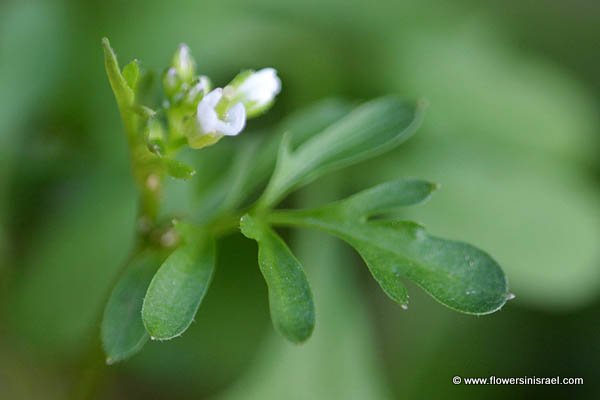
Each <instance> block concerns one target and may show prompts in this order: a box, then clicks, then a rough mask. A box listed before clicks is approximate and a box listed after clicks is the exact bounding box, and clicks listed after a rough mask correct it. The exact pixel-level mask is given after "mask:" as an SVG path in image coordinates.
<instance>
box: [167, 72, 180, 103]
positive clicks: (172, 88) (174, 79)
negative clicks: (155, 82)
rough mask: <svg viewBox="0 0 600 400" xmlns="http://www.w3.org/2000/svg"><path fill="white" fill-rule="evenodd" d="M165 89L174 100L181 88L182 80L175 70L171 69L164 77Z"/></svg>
mask: <svg viewBox="0 0 600 400" xmlns="http://www.w3.org/2000/svg"><path fill="white" fill-rule="evenodd" d="M163 88H164V90H165V94H166V95H167V97H168V98H173V97H174V96H175V95H176V94H177V92H178V91H179V88H181V79H180V78H179V76H178V75H177V71H176V70H175V68H173V67H171V68H169V69H168V70H166V71H165V74H164V75H163Z"/></svg>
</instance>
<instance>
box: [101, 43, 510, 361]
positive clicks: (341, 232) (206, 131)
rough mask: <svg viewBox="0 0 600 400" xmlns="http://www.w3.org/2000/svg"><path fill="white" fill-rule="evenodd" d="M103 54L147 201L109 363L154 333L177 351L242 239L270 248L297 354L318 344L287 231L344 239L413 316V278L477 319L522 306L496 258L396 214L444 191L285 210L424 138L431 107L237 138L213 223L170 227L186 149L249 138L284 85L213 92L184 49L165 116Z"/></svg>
mask: <svg viewBox="0 0 600 400" xmlns="http://www.w3.org/2000/svg"><path fill="white" fill-rule="evenodd" d="M103 45H104V50H105V65H106V70H107V74H108V77H109V81H110V84H111V87H112V88H113V92H114V94H115V98H116V100H117V104H118V106H119V110H120V113H121V117H122V119H123V122H124V126H125V131H126V134H127V139H128V143H129V146H130V153H131V164H132V170H133V175H134V177H135V179H136V183H137V186H138V191H139V196H140V206H139V217H138V231H137V240H136V245H135V250H134V253H135V254H137V255H135V256H133V257H132V258H131V261H130V262H129V263H128V264H127V265H126V266H125V268H124V270H123V272H122V275H121V277H120V279H119V281H118V283H117V285H116V286H115V288H114V290H113V292H112V294H111V297H110V299H109V301H108V305H107V307H106V310H105V314H104V319H103V323H102V339H103V344H104V350H105V352H106V354H107V360H108V361H109V362H115V361H119V360H122V359H125V358H127V357H129V356H131V355H132V354H133V353H135V352H136V351H137V350H139V349H140V348H141V347H142V345H143V343H144V342H145V341H146V339H147V338H148V335H149V336H150V337H151V338H152V339H156V340H167V339H172V338H174V337H177V336H179V335H181V334H182V333H183V332H184V331H185V330H186V329H187V328H188V327H189V325H190V324H191V323H192V322H193V319H194V316H195V314H196V311H197V310H198V307H199V306H200V305H201V302H202V299H203V297H204V295H205V293H206V291H207V290H208V287H209V285H210V281H211V277H212V275H213V270H214V265H215V257H216V255H215V245H214V242H215V241H216V240H218V239H219V238H220V237H222V236H223V235H225V234H228V233H231V232H233V231H235V230H237V229H238V228H241V231H242V233H243V234H244V235H245V236H247V237H248V238H251V239H254V240H256V242H257V243H258V249H259V251H258V253H259V254H258V259H259V260H258V264H259V267H260V270H261V272H262V274H263V276H264V278H265V281H266V283H267V286H268V289H269V304H270V310H271V317H272V320H273V324H274V326H275V328H276V329H277V330H278V331H279V332H280V333H281V334H282V335H283V336H285V337H286V338H287V339H289V340H290V341H292V342H297V343H300V342H303V341H305V340H307V339H308V338H309V337H310V335H311V333H312V331H313V327H314V324H315V309H314V304H313V296H312V293H311V289H310V286H309V283H308V280H307V277H306V275H305V273H304V271H303V267H302V265H301V264H300V262H299V261H298V259H297V258H296V257H295V256H294V254H293V253H292V251H291V250H290V249H289V247H288V246H287V245H286V243H285V242H284V240H283V239H282V238H281V237H280V236H279V235H278V234H277V233H276V232H275V231H274V227H276V226H283V225H284V226H290V227H294V228H297V227H300V228H302V227H306V228H316V229H320V230H323V231H325V232H327V233H329V234H331V235H333V236H337V237H339V238H341V239H342V240H344V241H345V242H347V243H348V244H350V245H351V246H352V247H354V248H355V249H356V251H357V252H358V253H359V254H360V255H361V256H362V258H363V259H364V260H365V263H366V264H367V266H368V268H369V271H370V272H371V274H372V275H373V277H374V278H375V280H376V281H377V282H378V283H379V285H380V286H381V287H382V289H383V290H384V292H385V293H386V294H387V295H388V296H389V297H390V298H391V299H392V300H394V301H395V302H397V303H398V304H399V305H401V306H402V307H403V308H406V307H407V305H408V293H407V290H406V289H405V287H404V285H403V280H404V279H408V280H411V281H413V282H415V283H416V284H417V285H419V286H420V287H422V288H423V289H424V290H425V291H426V292H427V293H429V294H430V295H431V296H433V297H434V298H435V299H436V300H438V301H439V302H441V303H442V304H444V305H446V306H448V307H450V308H452V309H455V310H457V311H460V312H464V313H469V314H476V315H481V314H487V313H491V312H494V311H496V310H498V309H499V308H501V307H502V306H503V305H504V304H505V302H506V301H507V299H509V298H510V294H509V292H508V285H507V281H506V277H505V276H504V273H503V272H502V270H501V268H500V267H499V265H498V264H497V263H496V262H495V261H494V260H493V259H492V258H491V257H490V256H489V255H487V254H486V253H485V252H483V251H481V250H478V249H476V248H475V247H473V246H471V245H468V244H464V243H460V242H454V241H449V240H445V239H440V238H436V237H433V236H430V235H428V234H427V233H426V232H425V231H424V229H423V228H422V227H421V226H420V225H418V224H416V223H413V222H408V221H402V220H399V219H398V218H397V216H394V214H395V213H396V212H397V211H398V210H399V209H400V208H402V207H406V206H410V205H413V204H418V203H421V202H424V201H425V200H427V199H428V198H429V197H430V195H431V194H432V192H433V191H434V190H435V189H436V188H437V185H436V184H433V183H430V182H426V181H422V180H416V179H396V180H394V181H390V182H386V183H382V184H380V185H377V186H375V187H373V188H371V189H367V190H364V191H362V192H360V193H358V194H355V195H353V196H350V197H348V198H347V199H344V200H341V201H337V202H334V203H330V204H327V205H324V206H321V207H317V208H311V209H299V210H284V209H276V207H277V205H278V204H279V203H280V202H281V201H282V200H284V199H285V198H286V197H287V196H289V195H290V194H291V193H292V192H294V191H295V190H297V189H298V188H300V187H302V186H304V185H306V184H308V183H310V182H312V181H314V180H316V179H318V178H319V177H321V176H323V175H325V174H327V173H330V172H332V171H334V170H339V169H342V168H346V167H348V166H350V165H353V164H356V163H359V162H361V161H364V160H367V159H369V158H373V157H377V156H379V155H381V154H383V153H384V152H386V151H389V150H391V149H393V148H395V147H397V146H398V145H399V144H401V143H402V142H404V141H405V140H406V139H408V138H409V137H411V136H412V134H413V133H414V132H415V131H416V129H417V127H418V126H419V124H420V122H421V119H422V116H423V108H424V105H423V104H422V103H421V102H417V103H411V102H407V101H404V100H400V99H398V98H396V97H383V98H379V99H375V100H372V101H368V102H366V103H364V104H361V105H359V106H357V107H355V108H353V109H351V110H348V108H347V107H346V106H340V105H339V104H341V103H325V104H322V105H320V106H317V107H315V108H312V109H310V110H308V111H305V112H303V113H300V114H298V115H296V116H295V117H293V118H292V119H288V120H287V121H286V122H284V123H283V124H282V131H281V132H280V134H277V135H274V136H273V137H272V138H267V139H265V141H263V142H248V141H244V140H242V139H239V140H238V139H236V142H237V143H239V145H238V146H237V148H236V150H235V153H234V155H233V161H232V162H231V163H230V165H229V168H228V169H229V171H228V172H227V173H226V174H225V176H224V177H223V176H221V177H219V178H217V180H216V183H214V184H213V185H211V186H210V188H208V189H207V190H206V193H205V198H206V199H211V198H212V199H213V201H209V204H211V206H210V207H206V205H204V206H203V205H200V204H199V205H198V208H203V207H204V211H203V212H202V213H201V215H202V217H201V218H199V217H198V216H197V215H194V214H192V215H165V213H164V212H163V211H164V210H161V209H162V208H163V207H164V199H163V196H162V187H163V185H164V184H165V182H166V180H167V179H169V177H170V178H175V179H194V176H195V170H194V169H193V168H192V167H191V166H189V165H187V164H186V163H184V162H182V161H181V160H179V159H178V157H179V155H180V154H182V152H181V150H182V149H184V148H186V147H188V146H189V147H191V148H194V149H203V148H205V147H208V146H212V145H214V144H216V143H217V142H219V141H220V140H221V139H223V138H224V137H225V136H235V135H237V134H239V133H240V131H241V130H242V129H243V127H244V124H245V119H246V117H247V118H250V117H254V116H258V115H259V114H262V113H263V112H265V111H266V110H267V109H268V108H269V107H270V106H271V105H272V104H273V99H274V96H275V95H276V94H277V93H279V90H280V82H279V80H278V78H276V76H274V75H273V72H272V71H271V70H270V69H264V70H261V71H258V72H253V71H251V72H248V71H244V72H242V73H241V74H240V75H238V77H236V78H235V79H234V80H233V81H232V82H231V83H230V84H229V85H228V86H226V87H225V88H224V89H219V88H217V89H214V90H212V91H211V89H210V83H209V81H208V79H207V78H206V77H204V76H201V75H200V76H197V75H196V71H195V68H196V64H195V61H194V60H193V58H191V55H190V54H189V49H188V48H187V46H184V45H182V46H180V48H179V49H178V50H177V52H176V54H175V56H174V58H173V63H172V65H171V66H170V67H169V68H168V69H167V70H166V71H165V73H164V75H163V88H164V91H165V99H164V101H162V102H161V103H159V104H160V106H159V107H155V106H154V105H152V104H146V103H142V100H141V99H143V98H144V96H143V94H142V88H143V87H145V86H144V85H140V84H139V82H141V81H142V80H143V79H144V78H143V77H144V76H145V75H146V74H147V73H146V72H145V71H143V70H142V69H140V64H139V63H138V62H137V61H135V60H134V61H133V62H131V63H129V64H128V65H127V66H126V67H125V68H124V69H123V70H121V69H120V67H119V64H118V62H117V59H116V56H115V54H114V52H113V51H112V49H111V47H110V45H109V43H108V40H106V39H104V41H103ZM252 79H254V81H252V82H251V83H252V84H250V83H248V82H250V81H251V80H252ZM259 83H260V85H263V86H262V87H263V88H264V87H268V88H269V89H268V90H267V92H266V94H265V93H264V92H262V93H260V95H259V94H257V92H253V91H251V90H250V89H248V88H256V86H257V85H259ZM260 85H259V86H260ZM144 90H145V89H144ZM253 90H254V89H253ZM232 91H233V92H232ZM231 93H234V94H231ZM152 107H154V108H152ZM248 110H250V111H251V112H248ZM286 124H287V128H286ZM290 127H292V128H290ZM283 132H285V134H284V135H283V136H282V135H281V133H283ZM186 145H187V146H186ZM275 159H276V161H275ZM202 173H204V171H202ZM198 175H201V174H198ZM269 175H270V179H268V178H269ZM267 179H268V182H266V180H267ZM175 217H176V220H174V218H175ZM322 267H323V268H327V265H323V266H322ZM154 271H156V272H155V273H154ZM153 273H154V275H153V277H152V278H151V279H149V277H150V276H151V275H152V274H153ZM144 292H145V295H144V296H143V302H142V301H140V299H141V297H140V295H141V294H142V293H144ZM142 327H143V328H145V329H142Z"/></svg>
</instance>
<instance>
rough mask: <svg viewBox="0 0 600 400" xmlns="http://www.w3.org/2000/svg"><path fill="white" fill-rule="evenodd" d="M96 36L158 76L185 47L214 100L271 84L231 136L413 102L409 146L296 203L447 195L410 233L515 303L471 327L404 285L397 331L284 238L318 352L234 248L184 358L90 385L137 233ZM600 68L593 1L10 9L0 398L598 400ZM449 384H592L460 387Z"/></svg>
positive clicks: (0, 55) (599, 31) (332, 244)
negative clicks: (455, 255)
mask: <svg viewBox="0 0 600 400" xmlns="http://www.w3.org/2000/svg"><path fill="white" fill-rule="evenodd" d="M102 36H108V37H109V38H110V39H111V42H112V44H113V46H114V47H115V49H116V51H117V53H118V55H119V56H120V61H121V62H122V63H123V62H126V61H128V60H130V59H132V58H134V57H136V58H139V59H141V60H142V62H143V65H144V66H146V67H147V68H150V69H157V70H160V69H161V68H163V67H164V66H166V65H167V63H168V62H169V60H170V57H171V54H172V52H173V51H174V49H175V47H176V46H177V44H178V43H180V42H186V43H188V44H189V45H190V46H191V48H192V51H193V53H194V56H195V57H196V59H197V60H198V64H199V69H200V70H201V71H202V72H203V73H205V74H207V75H209V76H211V77H213V78H214V80H215V82H216V83H217V84H219V85H222V84H224V83H226V79H228V78H229V77H231V76H233V75H234V74H235V73H236V72H238V71H239V70H240V69H241V68H246V67H250V68H258V67H263V66H274V67H275V68H277V69H278V71H279V73H280V75H281V77H282V80H283V84H284V89H283V92H282V94H281V95H280V97H279V100H278V102H277V104H276V106H275V108H274V109H273V111H272V112H271V113H269V116H267V117H264V118H262V119H261V120H260V121H256V122H252V123H251V124H250V127H249V128H250V129H249V130H248V132H246V133H244V134H245V135H252V134H253V129H252V128H255V132H256V134H260V133H259V129H262V128H268V127H269V126H271V125H272V124H274V123H276V122H277V121H279V120H280V119H281V118H282V117H283V116H285V115H288V114H289V113H292V112H294V111H295V110H297V109H300V108H302V107H304V106H307V105H309V104H311V103H312V102H314V101H317V100H319V99H322V98H327V97H342V98H346V99H349V100H352V101H359V100H365V99H369V98H372V97H376V96H380V95H384V94H389V93H398V94H400V95H402V96H406V97H408V98H425V99H427V101H428V102H429V104H430V106H429V109H428V114H427V116H426V120H425V123H424V125H423V127H422V128H421V129H420V131H419V132H418V134H417V136H416V137H415V138H414V139H411V141H410V142H408V143H407V144H405V145H404V146H402V148H399V149H398V150H396V151H394V152H393V153H391V154H388V155H385V156H384V157H380V158H379V159H377V160H374V161H370V162H369V163H367V164H361V165H360V166H357V167H354V168H352V169H350V170H346V171H344V172H343V173H339V174H334V175H331V176H329V177H327V178H325V179H323V180H320V181H318V182H316V183H315V184H313V185H311V186H309V187H308V188H306V189H305V190H303V191H302V192H301V193H298V194H297V195H296V196H295V197H294V199H293V203H295V204H296V205H308V204H318V203H321V202H323V201H326V200H329V199H333V198H339V197H340V196H341V195H345V194H348V193H351V192H353V191H355V190H359V189H363V188H366V187H369V186H372V185H374V184H376V183H379V182H382V181H384V180H387V179H391V178H395V177H400V176H413V177H421V178H425V179H430V180H433V181H436V182H439V183H440V184H442V190H441V191H439V192H438V193H437V194H436V195H435V196H434V198H433V199H432V200H431V201H430V202H429V203H427V204H425V205H422V206H419V207H417V208H415V209H414V210H409V211H408V212H407V214H406V217H407V218H411V219H415V220H417V221H419V222H422V223H424V224H425V225H426V226H427V227H428V228H429V230H430V231H431V232H432V233H434V234H437V235H440V236H445V237H449V238H454V239H461V240H465V241H468V242H471V243H473V244H476V245H477V246H480V247H481V248H483V249H485V250H487V251H488V252H490V253H491V254H492V255H494V257H495V258H496V259H497V260H498V261H499V262H500V264H501V265H502V266H503V268H504V269H505V271H506V273H507V275H508V277H509V280H510V284H511V289H512V291H513V292H514V293H515V294H516V296H517V297H516V299H515V300H514V301H512V302H510V303H509V304H508V305H507V306H506V307H505V308H504V309H503V310H501V311H500V312H498V313H496V314H493V315H491V316H486V317H479V318H477V317H471V316H465V315H461V314H458V313H455V312H453V311H450V310H448V309H446V308H444V307H443V306H441V305H439V304H437V303H435V302H434V301H433V300H432V299H430V298H429V297H427V296H426V295H424V294H423V293H422V292H420V290H418V289H417V288H415V287H411V288H410V289H412V290H411V300H412V302H411V307H410V309H409V310H408V311H407V312H405V311H402V310H401V309H400V308H399V307H397V306H396V305H395V304H393V303H392V302H391V301H389V300H388V299H387V298H386V297H385V295H384V294H383V292H382V291H381V290H379V288H378V287H377V285H376V284H375V283H374V282H373V280H372V279H371V277H370V276H369V274H368V272H367V271H366V268H364V267H363V266H362V263H361V262H360V260H359V258H358V256H357V255H356V254H355V253H353V252H352V250H351V249H350V248H348V247H347V246H345V245H343V244H341V243H340V242H338V241H336V240H333V239H328V238H324V237H322V236H320V235H318V234H316V233H314V232H300V233H289V232H288V233H287V237H288V238H289V240H290V241H291V242H292V243H293V246H292V247H293V248H294V250H295V252H296V254H297V255H298V257H299V258H300V259H301V260H302V261H303V263H304V264H305V266H306V268H307V272H308V275H309V280H310V281H311V284H312V286H313V292H314V293H315V301H316V306H317V327H316V331H315V335H314V336H313V338H312V339H311V340H310V341H309V342H308V343H307V344H305V345H303V346H300V347H297V346H293V345H290V344H288V343H286V342H285V341H284V339H283V338H281V337H279V336H277V335H276V334H275V333H273V330H272V328H271V325H270V321H269V315H268V304H267V297H266V288H265V285H264V282H263V281H262V278H261V276H260V273H259V271H258V268H257V265H256V249H255V245H254V243H253V242H250V241H249V240H246V239H244V238H242V237H241V236H240V235H234V236H231V237H228V238H226V239H225V240H223V241H222V243H220V244H219V247H220V250H221V251H220V259H219V265H218V269H217V273H216V276H215V280H214V282H213V285H212V287H211V290H210V291H209V293H208V295H207V297H206V299H205V301H204V303H203V305H202V307H201V309H200V311H199V313H198V315H197V317H196V323H195V324H193V326H192V328H191V329H190V330H189V331H188V332H186V334H185V335H184V336H183V337H182V338H180V339H177V340H173V341H171V342H168V343H161V344H156V343H150V344H148V345H147V346H146V347H145V349H144V350H143V351H142V353H140V354H139V355H137V356H135V357H134V358H132V359H131V360H129V361H127V362H124V363H122V364H120V365H117V366H115V367H110V368H106V369H99V370H98V369H96V370H90V371H88V368H87V367H85V366H86V365H89V364H90V363H89V362H88V361H86V360H88V359H94V358H97V357H99V355H98V354H91V355H90V354H88V350H86V349H87V348H88V347H89V346H90V343H92V344H93V343H94V340H95V338H96V337H97V335H98V331H97V326H96V325H95V324H96V320H97V316H98V313H99V312H100V311H101V310H102V307H103V302H104V299H105V298H106V295H107V291H108V290H109V287H110V282H111V281H112V280H113V279H114V275H115V273H116V271H117V269H118V268H119V265H120V263H121V262H122V261H123V259H124V258H125V256H126V255H127V252H128V250H129V248H130V246H131V243H132V238H133V236H132V233H133V228H134V227H133V225H134V223H133V221H134V216H135V192H134V190H133V187H132V179H131V176H130V173H129V167H128V159H127V150H126V142H125V139H124V135H123V134H122V132H121V125H120V121H119V118H118V113H117V108H116V105H115V104H114V101H113V97H112V93H111V91H110V88H109V85H108V83H107V79H106V77H105V75H104V70H103V61H102V51H101V47H100V38H101V37H102ZM599 71H600V3H598V2H597V1H593V0H569V1H567V0H546V1H533V0H506V1H503V2H498V1H490V0H487V1H472V0H457V1H444V0H420V1H419V0H406V1H402V0H395V1H393V0H387V1H366V0H318V1H317V0H303V1H295V2H286V1H275V0H262V1H258V2H252V3H251V2H245V1H240V0H221V1H203V2H195V1H189V0H188V1H183V0H172V1H170V2H165V1H156V0H146V1H137V0H135V1H128V2H121V1H115V0H105V1H97V0H96V1H86V2H81V1H74V0H72V1H66V0H62V1H61V0H54V1H50V0H48V1H42V0H29V1H17V0H8V1H7V0H4V2H3V3H1V4H0V398H1V399H63V398H68V397H69V396H71V395H72V393H73V390H74V388H76V387H78V386H79V387H85V386H86V384H88V383H89V388H91V389H90V390H92V391H93V393H94V396H95V398H100V399H192V398H193V399H202V398H211V399H233V400H236V399H302V400H304V399H417V398H419V399H420V398H432V399H435V398H445V399H446V398H457V399H458V398H460V399H480V398H481V399H483V398H485V399H494V398H507V397H509V396H510V398H515V399H520V398H522V399H525V398H527V399H530V398H537V397H540V398H569V399H574V398H577V399H597V398H600V382H598V377H599V376H600V338H599V336H600V335H599V334H600V296H598V294H599V292H600V160H599V157H598V154H600V146H599V139H600V114H599V112H598V110H599V106H600V74H599ZM225 161H226V160H225ZM92 364H93V363H92ZM455 375H459V376H464V377H469V376H490V375H495V376H507V377H508V376H530V377H531V376H538V377H543V376H556V375H560V376H564V377H584V379H585V385H583V386H493V387H490V386H464V385H459V386H455V385H453V384H452V382H451V379H452V377H453V376H455ZM82 382H83V383H82ZM86 382H87V383H86Z"/></svg>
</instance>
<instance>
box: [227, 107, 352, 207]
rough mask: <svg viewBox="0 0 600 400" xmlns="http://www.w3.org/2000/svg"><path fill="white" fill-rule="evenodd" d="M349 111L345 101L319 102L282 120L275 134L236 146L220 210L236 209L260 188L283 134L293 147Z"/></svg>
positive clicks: (273, 164) (273, 165) (270, 170)
mask: <svg viewBox="0 0 600 400" xmlns="http://www.w3.org/2000/svg"><path fill="white" fill-rule="evenodd" d="M350 110H351V106H350V104H349V103H348V102H346V101H343V100H339V99H326V100H322V101H320V102H318V103H316V104H315V105H313V106H310V107H307V108H305V109H303V110H301V111H297V112H295V113H294V114H292V115H291V116H290V117H288V118H286V119H285V120H284V121H283V122H282V123H281V124H279V125H278V126H277V128H276V129H275V132H276V133H275V134H272V135H268V136H267V137H266V138H264V139H263V138H261V139H259V140H255V139H254V138H249V139H246V140H247V143H244V144H243V145H242V146H240V151H239V153H238V154H237V156H236V158H235V161H234V162H233V164H232V167H231V170H230V173H229V177H228V181H229V184H228V185H227V188H228V192H227V194H226V195H225V200H224V201H223V202H222V203H221V204H222V207H223V209H232V208H235V207H239V206H240V205H242V203H243V202H244V201H246V200H247V199H248V198H249V197H250V196H252V195H253V194H255V193H256V192H257V191H258V190H259V189H260V188H261V187H264V185H265V184H266V181H267V179H268V178H269V174H271V173H272V172H273V168H274V167H275V163H276V160H277V149H278V148H279V146H280V144H281V140H282V137H283V134H284V133H285V132H289V135H290V139H289V140H290V142H291V145H292V147H293V148H296V147H297V146H298V145H300V144H301V143H303V142H305V141H306V140H307V139H309V138H311V137H312V136H314V135H316V134H317V133H319V132H321V131H322V130H323V129H325V128H327V127H328V126H329V125H331V124H333V123H334V122H335V121H337V120H338V119H340V118H341V117H343V116H344V115H346V114H348V112H349V111H350Z"/></svg>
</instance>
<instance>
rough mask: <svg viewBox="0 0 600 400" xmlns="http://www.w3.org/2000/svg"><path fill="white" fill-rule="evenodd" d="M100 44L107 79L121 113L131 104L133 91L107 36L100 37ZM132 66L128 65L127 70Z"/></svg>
mask: <svg viewBox="0 0 600 400" xmlns="http://www.w3.org/2000/svg"><path fill="white" fill-rule="evenodd" d="M102 46H103V48H104V66H105V68H106V74H107V75H108V80H109V82H110V86H111V87H112V90H113V93H114V94H115V98H116V99H117V103H118V104H119V109H120V110H121V113H123V112H124V110H126V109H127V107H130V106H131V105H133V102H134V99H135V93H134V91H133V89H132V88H131V87H130V86H129V84H128V83H127V79H126V78H125V77H124V76H123V74H122V73H121V69H120V68H119V62H118V61H117V55H116V54H115V52H114V50H113V49H112V47H110V42H109V41H108V39H107V38H103V39H102ZM132 68H133V67H130V68H129V70H131V69H132ZM127 75H128V77H129V78H130V79H131V78H132V75H133V72H132V71H129V72H128V73H127Z"/></svg>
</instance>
